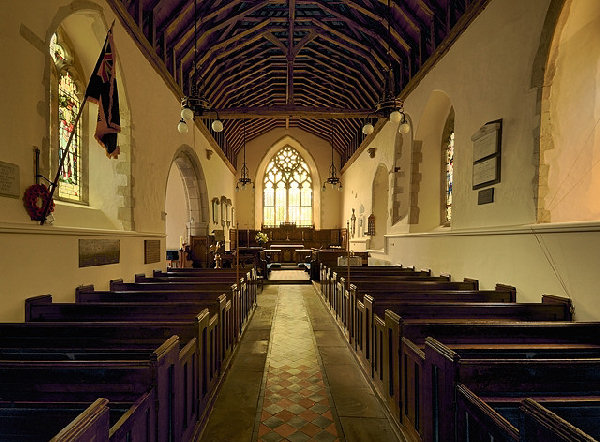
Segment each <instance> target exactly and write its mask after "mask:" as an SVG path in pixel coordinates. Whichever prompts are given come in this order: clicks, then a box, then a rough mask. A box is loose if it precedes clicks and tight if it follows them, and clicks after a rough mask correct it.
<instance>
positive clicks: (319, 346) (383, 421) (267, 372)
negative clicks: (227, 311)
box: [201, 285, 403, 442]
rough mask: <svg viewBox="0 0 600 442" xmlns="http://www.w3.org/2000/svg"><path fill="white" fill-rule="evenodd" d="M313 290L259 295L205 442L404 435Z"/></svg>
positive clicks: (271, 290) (273, 289)
mask: <svg viewBox="0 0 600 442" xmlns="http://www.w3.org/2000/svg"><path fill="white" fill-rule="evenodd" d="M315 290H316V289H315V288H313V286H308V285H269V286H265V289H264V291H263V293H261V294H259V295H258V297H257V308H256V311H255V312H254V317H253V319H252V320H251V321H250V324H249V325H248V328H247V330H246V332H245V334H244V337H243V338H242V340H241V343H240V346H239V350H238V354H237V355H236V356H235V358H234V360H233V362H232V365H231V368H230V370H229V372H228V374H227V377H226V379H225V381H224V383H223V386H222V388H221V390H220V392H219V394H218V397H217V399H216V401H215V404H214V407H213V410H212V412H211V414H210V417H209V420H208V424H207V426H206V429H205V430H204V432H203V434H202V437H201V441H206V442H208V441H257V440H258V441H281V440H289V441H293V442H295V441H307V440H318V441H334V440H340V441H342V440H347V441H370V440H372V441H397V440H403V439H399V435H398V433H397V431H398V429H397V427H395V426H394V424H393V423H391V420H390V419H389V418H388V415H387V413H386V410H385V408H384V407H383V406H382V405H381V403H380V402H379V400H378V399H377V397H376V396H375V395H374V393H373V389H372V388H371V386H370V385H369V383H368V382H367V381H366V379H365V377H364V376H363V374H362V371H361V369H360V367H359V365H358V363H357V362H356V360H355V358H354V356H353V355H352V353H351V352H350V350H349V348H348V345H347V343H346V341H344V339H343V337H342V336H341V334H340V333H339V331H338V327H337V326H336V325H335V323H334V321H333V319H332V317H331V315H330V314H329V313H328V312H327V310H326V308H325V306H324V304H323V301H322V300H321V299H320V298H319V295H318V294H317V293H316V292H315ZM232 417H234V418H232Z"/></svg>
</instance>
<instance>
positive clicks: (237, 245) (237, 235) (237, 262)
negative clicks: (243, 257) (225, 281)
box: [235, 223, 240, 284]
mask: <svg viewBox="0 0 600 442" xmlns="http://www.w3.org/2000/svg"><path fill="white" fill-rule="evenodd" d="M235 248H236V250H235V269H236V270H235V280H236V281H237V283H238V284H239V283H240V223H236V224H235Z"/></svg>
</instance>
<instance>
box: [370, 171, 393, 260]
mask: <svg viewBox="0 0 600 442" xmlns="http://www.w3.org/2000/svg"><path fill="white" fill-rule="evenodd" d="M388 177H389V173H388V170H387V167H386V166H385V164H383V163H380V164H379V165H378V166H377V169H376V170H375V175H374V176H373V184H372V194H371V195H372V196H371V201H372V203H371V205H372V209H371V213H372V214H373V215H375V235H373V236H371V240H370V242H369V248H370V249H372V250H381V249H383V248H384V247H385V234H386V233H387V224H388V195H389V179H388Z"/></svg>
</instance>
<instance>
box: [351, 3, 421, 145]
mask: <svg viewBox="0 0 600 442" xmlns="http://www.w3.org/2000/svg"><path fill="white" fill-rule="evenodd" d="M387 3H388V4H387V6H388V17H387V25H388V29H387V31H388V32H387V34H388V35H387V64H388V67H387V71H386V73H385V83H384V85H383V93H382V95H381V98H380V100H379V102H378V103H377V104H376V105H375V112H374V115H376V116H379V117H385V118H389V120H390V121H391V122H392V123H395V124H400V127H399V132H400V133H403V134H405V133H408V132H409V131H410V126H409V125H408V123H407V122H406V115H405V114H404V110H403V108H402V105H403V103H402V100H399V99H397V98H396V95H395V93H394V71H393V69H392V55H391V40H392V32H391V21H392V16H391V10H392V9H391V6H390V0H388V2H387ZM373 132H375V127H374V126H373V124H372V123H371V122H370V121H368V120H367V122H366V123H365V124H364V125H363V127H362V133H363V134H365V135H371V134H372V133H373Z"/></svg>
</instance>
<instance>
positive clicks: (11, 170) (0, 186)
mask: <svg viewBox="0 0 600 442" xmlns="http://www.w3.org/2000/svg"><path fill="white" fill-rule="evenodd" d="M0 195H2V196H9V197H12V198H19V197H20V196H21V188H20V185H19V166H18V165H17V164H12V163H4V162H2V161H0Z"/></svg>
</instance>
